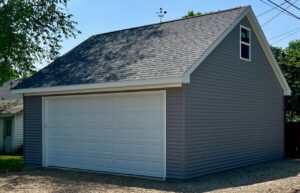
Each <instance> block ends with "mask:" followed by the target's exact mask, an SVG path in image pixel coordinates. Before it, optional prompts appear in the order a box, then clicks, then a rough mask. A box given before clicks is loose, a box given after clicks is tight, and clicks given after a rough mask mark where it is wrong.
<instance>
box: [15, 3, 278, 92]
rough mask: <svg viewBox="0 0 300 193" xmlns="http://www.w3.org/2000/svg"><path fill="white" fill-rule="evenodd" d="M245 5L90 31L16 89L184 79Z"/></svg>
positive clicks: (245, 9)
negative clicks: (94, 31) (88, 36)
mask: <svg viewBox="0 0 300 193" xmlns="http://www.w3.org/2000/svg"><path fill="white" fill-rule="evenodd" d="M249 10H250V12H252V10H251V8H250V7H239V8H234V9H230V10H225V11H220V12H215V13H210V14H206V15H202V16H198V17H192V18H187V19H179V20H174V21H169V22H164V23H159V24H153V25H147V26H142V27H136V28H131V29H125V30H120V31H115V32H110V33H104V34H99V35H95V36H92V37H90V38H88V39H87V40H86V41H84V42H83V43H81V44H80V45H78V46H77V47H75V48H74V49H72V50H71V51H69V52H68V53H66V54H65V55H63V56H61V57H60V58H58V59H57V60H55V61H54V62H53V63H51V64H49V65H48V66H47V67H45V68H44V69H42V70H40V71H39V72H38V73H36V74H35V75H33V76H32V77H31V78H29V79H27V80H25V81H23V82H22V83H21V84H19V85H18V86H17V87H16V88H15V89H18V90H16V91H15V92H19V93H25V91H26V92H27V93H30V92H45V91H63V90H77V89H93V88H110V87H124V86H142V85H147V84H148V85H154V84H157V85H159V84H171V83H173V84H175V83H178V84H182V83H189V75H190V74H191V72H192V71H193V70H194V69H195V68H196V67H197V66H198V65H199V64H200V63H201V60H203V59H204V58H206V56H207V55H208V54H209V53H210V52H211V51H212V50H213V49H214V48H215V47H216V45H218V44H219V43H220V42H221V40H222V39H223V38H224V37H225V36H226V35H227V34H228V33H229V31H231V30H232V29H231V28H233V27H234V26H235V25H236V24H237V23H238V22H239V21H240V20H241V19H242V18H243V17H245V16H246V14H247V13H248V12H249ZM199 57H200V58H199ZM199 61H200V62H199ZM279 70H280V69H279ZM282 77H283V76H282ZM282 77H281V78H282ZM283 79H284V78H283Z"/></svg>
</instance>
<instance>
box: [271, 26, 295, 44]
mask: <svg viewBox="0 0 300 193" xmlns="http://www.w3.org/2000/svg"><path fill="white" fill-rule="evenodd" d="M298 30H300V28H296V29H293V30H290V31H288V32H284V33H282V34H279V35H277V36H274V37H272V38H270V39H269V41H270V40H275V39H278V38H280V37H282V36H284V35H287V34H290V33H293V32H295V31H298Z"/></svg>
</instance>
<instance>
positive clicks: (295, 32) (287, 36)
mask: <svg viewBox="0 0 300 193" xmlns="http://www.w3.org/2000/svg"><path fill="white" fill-rule="evenodd" d="M299 32H300V30H297V31H294V32H293V33H291V34H288V35H286V36H284V37H283V38H281V39H279V40H277V41H275V42H272V43H271V44H276V43H278V42H281V41H282V40H284V39H286V38H289V37H291V36H292V35H295V34H297V33H299Z"/></svg>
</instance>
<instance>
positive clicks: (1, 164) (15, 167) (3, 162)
mask: <svg viewBox="0 0 300 193" xmlns="http://www.w3.org/2000/svg"><path fill="white" fill-rule="evenodd" d="M23 168H24V158H23V156H19V155H0V172H5V171H21V170H23Z"/></svg>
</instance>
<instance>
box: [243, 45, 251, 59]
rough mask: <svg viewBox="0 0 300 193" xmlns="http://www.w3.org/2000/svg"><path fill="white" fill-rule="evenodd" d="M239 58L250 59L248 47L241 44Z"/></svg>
mask: <svg viewBox="0 0 300 193" xmlns="http://www.w3.org/2000/svg"><path fill="white" fill-rule="evenodd" d="M241 57H242V58H244V59H247V60H249V59H250V46H248V45H245V44H241Z"/></svg>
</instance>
